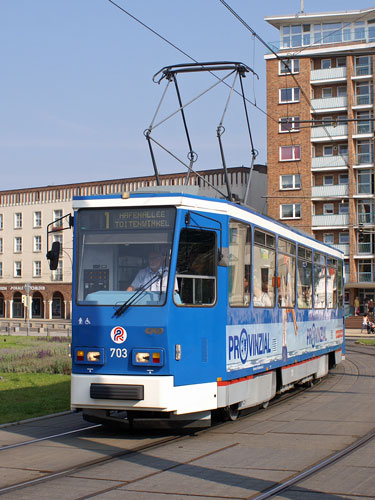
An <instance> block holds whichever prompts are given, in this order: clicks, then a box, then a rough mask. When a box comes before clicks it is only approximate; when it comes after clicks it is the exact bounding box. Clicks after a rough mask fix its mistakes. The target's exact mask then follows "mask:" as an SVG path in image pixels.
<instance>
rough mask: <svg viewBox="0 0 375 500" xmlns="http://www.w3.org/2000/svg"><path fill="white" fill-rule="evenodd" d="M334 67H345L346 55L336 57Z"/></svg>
mask: <svg viewBox="0 0 375 500" xmlns="http://www.w3.org/2000/svg"><path fill="white" fill-rule="evenodd" d="M336 68H346V57H337V58H336Z"/></svg>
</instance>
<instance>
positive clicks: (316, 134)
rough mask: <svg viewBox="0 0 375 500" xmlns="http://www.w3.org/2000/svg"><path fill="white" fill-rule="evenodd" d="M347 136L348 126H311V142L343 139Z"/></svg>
mask: <svg viewBox="0 0 375 500" xmlns="http://www.w3.org/2000/svg"><path fill="white" fill-rule="evenodd" d="M347 138H348V126H347V125H346V124H345V125H337V126H336V127H334V126H333V125H326V126H325V127H313V128H312V129H311V142H323V141H332V140H336V141H339V140H345V139H347Z"/></svg>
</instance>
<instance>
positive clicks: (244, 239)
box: [228, 220, 251, 307]
mask: <svg viewBox="0 0 375 500" xmlns="http://www.w3.org/2000/svg"><path fill="white" fill-rule="evenodd" d="M250 254H251V229H250V226H249V225H247V224H243V223H242V222H237V221H234V220H233V221H230V223H229V283H228V287H229V289H228V293H229V304H230V305H231V306H232V307H236V306H238V307H244V306H248V305H249V304H250V275H251V271H250V263H251V261H250Z"/></svg>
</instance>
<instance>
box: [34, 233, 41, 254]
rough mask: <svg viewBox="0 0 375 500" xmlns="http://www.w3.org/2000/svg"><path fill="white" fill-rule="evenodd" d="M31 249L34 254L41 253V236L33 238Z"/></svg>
mask: <svg viewBox="0 0 375 500" xmlns="http://www.w3.org/2000/svg"><path fill="white" fill-rule="evenodd" d="M33 249H34V252H41V251H42V237H41V236H34V244H33Z"/></svg>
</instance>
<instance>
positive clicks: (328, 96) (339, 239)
mask: <svg viewBox="0 0 375 500" xmlns="http://www.w3.org/2000/svg"><path fill="white" fill-rule="evenodd" d="M265 20H266V21H267V22H268V23H269V24H271V25H272V26H274V27H275V28H276V29H277V30H278V31H279V41H278V42H276V43H273V44H272V47H273V49H274V52H273V53H272V52H270V53H269V54H267V55H266V56H265V60H266V67H267V108H268V114H269V117H268V124H267V131H268V132H267V133H268V161H267V163H268V174H269V176H268V213H269V215H270V216H272V217H275V218H276V219H278V220H280V221H283V222H285V223H287V224H290V225H293V226H296V227H299V228H300V229H302V230H304V231H306V232H309V233H311V234H313V235H314V236H315V238H316V239H318V240H321V241H324V242H325V243H328V244H330V245H332V246H334V247H336V248H338V249H340V250H342V252H343V253H344V256H345V275H346V296H345V300H346V303H347V304H351V305H352V304H353V301H354V298H355V297H356V296H359V298H360V302H361V306H362V311H363V310H364V307H363V306H364V304H365V303H366V301H367V300H369V299H370V298H373V299H374V300H375V295H374V294H375V266H374V262H375V260H374V259H375V248H374V230H375V217H374V121H373V116H374V115H373V107H374V88H373V79H374V54H375V8H369V9H366V10H360V11H359V10H358V11H351V12H348V11H345V12H329V13H316V14H307V13H298V14H295V15H283V16H274V17H267V18H265Z"/></svg>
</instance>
